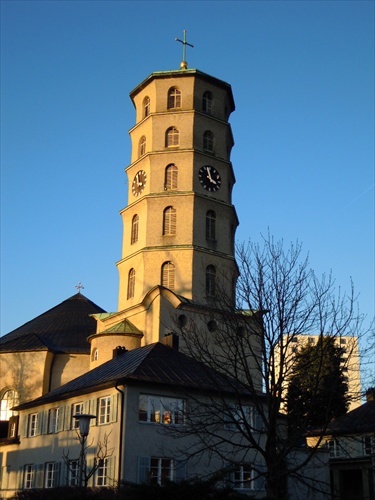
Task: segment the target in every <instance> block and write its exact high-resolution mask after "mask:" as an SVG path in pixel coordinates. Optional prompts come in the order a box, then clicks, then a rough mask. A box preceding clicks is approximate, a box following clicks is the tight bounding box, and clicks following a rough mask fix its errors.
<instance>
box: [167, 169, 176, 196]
mask: <svg viewBox="0 0 375 500" xmlns="http://www.w3.org/2000/svg"><path fill="white" fill-rule="evenodd" d="M177 176H178V168H177V167H176V165H173V164H170V165H168V166H167V167H166V169H165V189H166V190H167V191H168V190H170V189H177Z"/></svg>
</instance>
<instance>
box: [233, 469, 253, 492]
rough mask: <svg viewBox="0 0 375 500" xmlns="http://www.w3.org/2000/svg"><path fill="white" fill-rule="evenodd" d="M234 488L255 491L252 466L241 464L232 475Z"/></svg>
mask: <svg viewBox="0 0 375 500" xmlns="http://www.w3.org/2000/svg"><path fill="white" fill-rule="evenodd" d="M232 482H233V488H234V489H235V490H254V489H255V480H254V469H253V468H252V467H251V465H250V464H241V465H238V466H237V467H236V469H235V470H234V472H233V474H232Z"/></svg>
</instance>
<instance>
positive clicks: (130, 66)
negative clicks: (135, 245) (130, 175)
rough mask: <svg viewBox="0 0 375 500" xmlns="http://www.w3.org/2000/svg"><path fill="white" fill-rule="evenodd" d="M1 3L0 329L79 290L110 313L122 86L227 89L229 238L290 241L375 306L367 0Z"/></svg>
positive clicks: (117, 246) (129, 110) (130, 119)
mask: <svg viewBox="0 0 375 500" xmlns="http://www.w3.org/2000/svg"><path fill="white" fill-rule="evenodd" d="M0 4H1V32H2V34H1V209H2V218H1V246H2V253H1V334H5V333H8V332H9V331H11V330H13V329H14V328H16V327H18V326H20V325H22V324H23V323H25V322H26V321H29V320H30V319H33V318H34V317H35V316H37V315H39V314H41V313H43V312H45V311H46V310H48V309H49V308H51V307H53V306H55V305H56V304H58V303H60V302H62V301H63V300H65V299H66V298H68V297H70V296H72V295H74V294H75V293H76V289H75V288H74V287H75V285H77V284H78V282H82V283H83V285H84V287H85V288H84V290H82V292H83V293H84V295H86V296H87V297H88V298H90V299H91V300H93V301H94V302H95V303H97V304H98V305H100V306H101V307H103V308H104V309H106V310H108V311H115V310H117V292H118V276H117V269H116V266H115V263H116V262H117V261H118V260H119V259H120V258H121V238H122V223H121V218H120V216H119V211H120V210H121V209H122V208H124V207H125V206H126V203H127V196H126V192H127V179H126V175H125V173H124V169H125V168H126V167H127V166H128V165H129V162H130V140H129V136H128V130H129V129H130V128H131V127H132V126H133V125H134V123H135V112H134V108H133V105H132V103H131V101H130V99H129V92H130V91H131V90H132V89H133V88H135V87H136V86H137V85H138V84H139V83H140V82H141V81H142V80H144V79H145V78H146V77H148V76H149V75H150V74H151V73H152V72H155V71H164V70H172V69H178V68H179V63H180V61H181V59H182V46H181V44H179V43H177V42H175V40H174V39H175V37H179V38H182V36H183V30H184V29H186V30H187V37H188V42H190V43H192V44H194V48H193V49H190V48H188V50H187V60H188V63H189V68H197V69H199V70H200V71H203V72H205V73H208V74H210V75H213V76H216V77H218V78H220V79H222V80H224V81H226V82H228V83H230V84H231V85H232V90H233V94H234V99H235V103H236V111H235V112H234V113H233V114H232V117H231V124H232V130H233V135H234V140H235V147H234V148H233V152H232V162H233V166H234V170H235V174H236V179H237V183H236V185H235V188H234V193H233V201H234V203H235V206H236V209H237V214H238V217H239V220H240V226H239V228H238V231H237V240H239V241H243V240H247V239H248V238H249V237H251V238H252V239H254V240H259V239H260V234H261V233H263V234H265V233H266V232H267V230H268V228H270V232H271V233H272V234H273V235H274V236H275V237H276V238H277V239H280V238H283V239H284V240H285V242H286V243H287V244H289V243H290V242H292V241H295V240H296V239H298V240H299V241H301V242H302V243H303V248H304V250H305V252H309V254H310V260H311V265H312V267H313V268H314V269H315V270H316V271H317V273H319V274H321V273H323V272H329V271H330V270H332V273H333V275H334V276H335V277H336V280H337V284H338V285H340V286H342V287H343V288H344V289H349V287H350V281H349V280H350V277H352V278H353V280H354V284H355V287H356V290H357V292H358V293H359V294H360V296H359V303H360V308H361V311H362V312H364V313H366V314H368V315H369V316H373V315H374V2H371V1H354V2H351V1H337V2H336V1H322V2H320V1H312V2H309V1H293V2H287V1H285V2H284V1H276V2H272V1H242V2H236V1H191V2H183V1H174V2H163V1H150V2H144V1H134V2H133V1H95V2H90V1H69V2H68V1H41V2H39V1H30V0H28V1H25V2H24V1H6V0H2V1H1V2H0Z"/></svg>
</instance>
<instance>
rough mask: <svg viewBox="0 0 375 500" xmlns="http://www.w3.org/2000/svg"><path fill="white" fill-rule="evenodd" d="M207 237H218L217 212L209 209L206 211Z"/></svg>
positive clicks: (212, 238)
mask: <svg viewBox="0 0 375 500" xmlns="http://www.w3.org/2000/svg"><path fill="white" fill-rule="evenodd" d="M206 238H207V239H208V240H215V239H216V214H215V212H214V211H213V210H208V212H207V213H206Z"/></svg>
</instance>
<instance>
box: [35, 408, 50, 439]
mask: <svg viewBox="0 0 375 500" xmlns="http://www.w3.org/2000/svg"><path fill="white" fill-rule="evenodd" d="M44 416H46V418H44ZM37 418H38V421H37V423H36V435H37V436H39V434H43V433H44V434H45V433H46V430H45V424H44V422H45V421H46V422H47V425H48V410H45V411H40V412H38V417H37Z"/></svg>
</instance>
